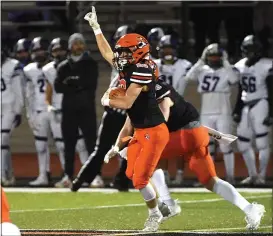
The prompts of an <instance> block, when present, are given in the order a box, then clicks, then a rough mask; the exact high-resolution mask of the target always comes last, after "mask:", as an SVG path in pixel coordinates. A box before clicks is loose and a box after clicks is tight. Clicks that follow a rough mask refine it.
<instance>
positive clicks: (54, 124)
mask: <svg viewBox="0 0 273 236" xmlns="http://www.w3.org/2000/svg"><path fill="white" fill-rule="evenodd" d="M49 116H50V129H51V132H52V134H53V138H54V142H55V146H56V149H57V151H58V154H59V159H60V163H61V167H62V170H64V140H63V135H62V128H61V121H62V115H61V113H59V112H58V113H55V112H51V113H50V114H49Z"/></svg>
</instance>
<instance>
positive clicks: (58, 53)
mask: <svg viewBox="0 0 273 236" xmlns="http://www.w3.org/2000/svg"><path fill="white" fill-rule="evenodd" d="M48 51H49V54H50V55H51V56H52V57H53V58H54V60H55V61H56V63H60V62H61V61H63V60H65V59H66V57H67V52H68V42H67V40H65V39H62V38H55V39H52V41H51V43H50V45H49V48H48ZM54 52H55V53H54ZM53 53H54V55H53Z"/></svg>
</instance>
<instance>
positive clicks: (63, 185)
mask: <svg viewBox="0 0 273 236" xmlns="http://www.w3.org/2000/svg"><path fill="white" fill-rule="evenodd" d="M71 186H72V182H71V180H70V179H69V177H68V176H67V175H65V176H64V177H63V178H62V179H61V180H60V181H59V182H57V183H56V184H55V187H56V188H71Z"/></svg>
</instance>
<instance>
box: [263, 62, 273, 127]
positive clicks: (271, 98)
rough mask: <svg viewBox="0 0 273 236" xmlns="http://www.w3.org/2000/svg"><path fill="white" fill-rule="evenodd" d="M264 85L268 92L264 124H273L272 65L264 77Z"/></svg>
mask: <svg viewBox="0 0 273 236" xmlns="http://www.w3.org/2000/svg"><path fill="white" fill-rule="evenodd" d="M266 86H267V94H268V103H269V113H268V116H267V117H266V119H265V120H264V122H263V123H264V124H265V125H268V126H270V125H272V124H273V94H272V91H273V67H272V68H271V69H270V70H269V72H268V75H267V77H266Z"/></svg>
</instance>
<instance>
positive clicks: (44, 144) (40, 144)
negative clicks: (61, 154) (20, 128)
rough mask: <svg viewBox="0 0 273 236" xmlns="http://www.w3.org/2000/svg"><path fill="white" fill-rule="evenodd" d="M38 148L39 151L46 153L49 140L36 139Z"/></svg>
mask: <svg viewBox="0 0 273 236" xmlns="http://www.w3.org/2000/svg"><path fill="white" fill-rule="evenodd" d="M35 146H36V150H37V152H38V153H45V152H47V141H40V140H36V141H35Z"/></svg>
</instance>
